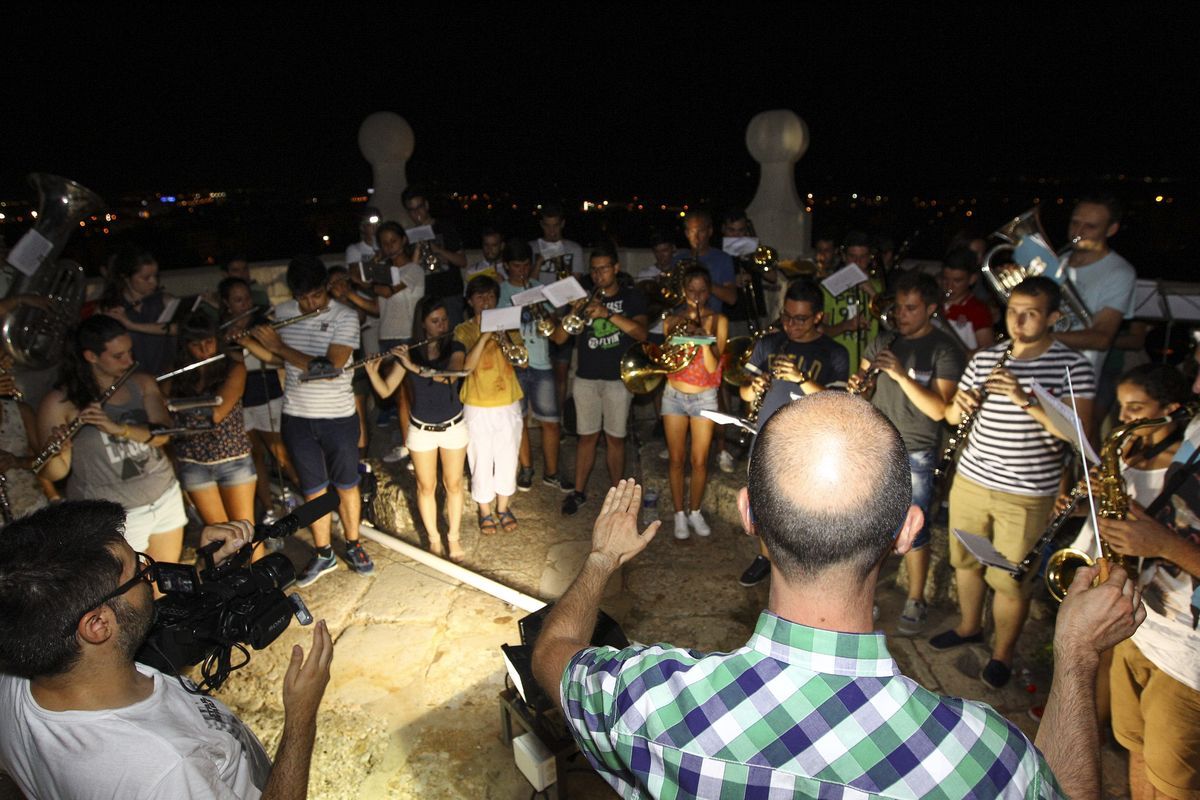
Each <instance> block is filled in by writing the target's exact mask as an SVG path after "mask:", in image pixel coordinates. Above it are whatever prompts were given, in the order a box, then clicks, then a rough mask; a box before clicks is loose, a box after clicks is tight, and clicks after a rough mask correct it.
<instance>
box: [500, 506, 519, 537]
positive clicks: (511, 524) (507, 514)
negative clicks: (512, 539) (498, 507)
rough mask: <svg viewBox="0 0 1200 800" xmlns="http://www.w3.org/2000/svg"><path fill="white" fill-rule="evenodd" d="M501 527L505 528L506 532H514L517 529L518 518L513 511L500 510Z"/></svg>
mask: <svg viewBox="0 0 1200 800" xmlns="http://www.w3.org/2000/svg"><path fill="white" fill-rule="evenodd" d="M500 527H502V528H504V532H505V533H512V532H513V531H515V530H516V529H517V518H516V517H515V516H513V513H512V512H511V511H501V512H500Z"/></svg>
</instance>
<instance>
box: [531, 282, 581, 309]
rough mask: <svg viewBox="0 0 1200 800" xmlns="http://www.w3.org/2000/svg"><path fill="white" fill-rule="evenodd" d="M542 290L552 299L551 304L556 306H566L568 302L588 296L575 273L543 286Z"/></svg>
mask: <svg viewBox="0 0 1200 800" xmlns="http://www.w3.org/2000/svg"><path fill="white" fill-rule="evenodd" d="M542 291H543V292H544V293H545V295H546V299H547V300H549V301H550V305H552V306H555V307H557V306H565V305H566V304H567V303H572V302H574V301H576V300H582V299H583V298H585V297H587V296H588V293H587V292H585V291H584V290H583V287H582V286H581V285H580V284H579V281H578V280H577V279H576V278H575V276H574V275H570V276H568V277H566V278H563V279H562V280H561V281H555V282H554V283H551V284H549V285H548V286H543V287H542Z"/></svg>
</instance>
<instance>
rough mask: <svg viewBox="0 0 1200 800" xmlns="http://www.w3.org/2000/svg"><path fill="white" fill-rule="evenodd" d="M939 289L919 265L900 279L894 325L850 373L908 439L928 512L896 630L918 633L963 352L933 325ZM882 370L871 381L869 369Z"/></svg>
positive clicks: (917, 490)
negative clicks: (937, 486)
mask: <svg viewBox="0 0 1200 800" xmlns="http://www.w3.org/2000/svg"><path fill="white" fill-rule="evenodd" d="M940 304H941V290H940V289H939V288H938V285H937V281H935V280H934V279H933V276H931V275H926V274H925V273H923V272H921V271H919V270H912V271H911V272H903V273H901V274H900V277H899V278H897V279H896V300H895V303H894V304H893V305H892V312H891V313H892V318H893V319H892V321H893V324H894V325H895V330H893V331H884V332H883V333H881V334H880V335H879V336H877V337H876V338H875V340H874V341H872V342H871V343H870V344H868V345H867V348H866V350H865V351H863V357H862V360H861V361H860V362H859V363H858V364H857V365H856V366H857V367H858V372H856V373H855V374H854V375H852V376H851V377H850V381H849V386H850V389H851V391H854V392H856V393H864V392H866V391H869V390H870V389H871V388H874V393H873V394H872V396H871V403H872V405H874V406H875V407H876V408H878V409H879V410H880V411H882V412H883V415H884V416H885V417H887V418H888V419H889V420H890V421H891V423H892V424H893V425H895V426H896V429H897V430H898V431H900V438H901V439H903V440H904V448H905V450H907V451H908V468H909V471H910V472H911V473H912V501H913V504H914V505H916V506H917V507H918V508H920V509H921V513H922V514H924V515H925V522H924V523H923V524H922V525H921V529H920V531H918V533H917V538H916V539H914V540H913V544H912V549H911V550H909V551H908V553H906V554H905V555H904V563H905V566H906V567H907V568H908V599H907V600H906V601H905V603H904V610H903V611H902V612H901V613H900V620H899V622H898V624H897V630H898V632H899V633H901V634H903V635H905V636H913V635H915V634H918V633H920V632H921V630H922V629H923V628H924V627H925V578H926V576H927V575H928V574H929V520H930V518H931V517H932V516H933V514H934V513H935V512H936V510H937V509H933V508H930V505H931V503H932V501H933V486H934V479H933V478H934V476H933V470H934V467H935V466H936V464H937V458H938V455H939V450H938V445H939V443H940V439H941V433H942V432H941V426H942V420H943V419H944V418H945V416H946V404H947V403H949V402H950V398H952V397H953V396H954V390H955V389H956V388H957V386H958V379H959V377H961V376H962V371H963V366H964V365H965V363H966V354H965V353H964V352H963V349H962V346H961V344H960V343H959V342H958V341H957V340H955V339H954V338H953V337H952V336H951V335H950V334H948V333H946V332H945V331H943V330H940V329H938V328H935V327H934V325H933V315H934V313H935V312H936V311H937V310H938V308H939V306H940ZM870 369H878V370H879V371H878V372H877V373H876V378H875V381H874V387H872V386H871V381H870V379H868V378H867V371H868V370H870Z"/></svg>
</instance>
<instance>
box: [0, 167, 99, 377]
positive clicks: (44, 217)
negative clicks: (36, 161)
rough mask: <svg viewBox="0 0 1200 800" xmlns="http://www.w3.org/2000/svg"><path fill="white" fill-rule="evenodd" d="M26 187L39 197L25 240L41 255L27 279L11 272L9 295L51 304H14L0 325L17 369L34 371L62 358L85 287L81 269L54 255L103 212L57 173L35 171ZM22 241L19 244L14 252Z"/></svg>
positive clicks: (86, 191)
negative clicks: (46, 306) (93, 216)
mask: <svg viewBox="0 0 1200 800" xmlns="http://www.w3.org/2000/svg"><path fill="white" fill-rule="evenodd" d="M29 183H30V185H32V186H33V188H34V189H36V190H37V193H38V212H37V224H36V225H34V227H33V228H32V229H30V230H29V231H28V232H27V233H26V234H25V237H27V238H29V237H32V240H33V241H35V242H37V243H39V244H40V245H41V246H42V247H43V248H44V249H45V253H44V255H42V256H41V258H40V259H39V260H38V266H37V268H36V269H35V270H34V272H33V274H32V275H26V274H25V273H24V272H21V271H20V270H16V272H15V275H16V276H15V279H14V280H13V282H12V284H11V285H10V286H9V289H8V297H15V296H17V295H36V296H38V297H45V298H48V299H49V300H51V301H52V303H53V308H51V309H49V310H47V309H42V308H36V307H33V306H28V305H25V304H21V305H18V306H17V307H16V308H15V309H13V311H12V312H11V313H10V314H9V315H8V316H7V317H6V318H5V319H4V321H3V325H2V326H0V339H3V345H4V347H5V348H6V349H7V350H8V352H10V353H12V357H13V360H15V361H16V363H17V364H18V365H19V366H22V367H25V368H27V369H33V370H37V369H42V368H44V367H47V366H50V365H51V364H53V363H54V362H55V361H57V360H58V359H59V358H60V357H61V354H62V349H63V343H64V342H65V341H66V337H67V327H68V326H69V325H71V324H72V323H74V322H75V321H77V320H78V319H79V311H80V309H81V308H82V307H83V298H84V295H85V293H86V289H87V285H86V284H87V278H86V277H85V276H84V274H83V267H81V266H80V265H79V264H76V263H75V262H74V261H69V260H66V259H62V260H60V259H59V258H58V257H59V255H61V254H62V250H63V247H64V246H65V245H66V243H67V239H68V238H69V237H70V235H71V232H72V231H74V230H75V229H76V228H78V227H79V224H80V223H81V222H82V221H83V220H84V219H85V218H86V217H87V216H89V215H91V214H94V213H96V212H97V211H99V210H100V209H102V208H103V207H104V201H103V200H101V199H100V197H99V196H98V195H97V194H96V193H95V192H93V191H91V190H90V189H86V188H84V187H83V186H80V185H79V184H78V183H75V182H74V181H69V180H67V179H66V178H60V177H58V176H57V175H46V174H43V173H34V174H32V175H30V176H29ZM24 241H25V239H24V238H23V239H22V240H21V242H18V243H17V248H20V247H21V244H22V243H23V242H24ZM14 249H16V248H14ZM10 258H11V254H10Z"/></svg>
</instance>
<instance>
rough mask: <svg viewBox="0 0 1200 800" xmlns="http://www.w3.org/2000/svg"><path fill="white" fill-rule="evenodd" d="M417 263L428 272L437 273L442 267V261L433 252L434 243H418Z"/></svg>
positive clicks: (428, 241) (426, 241) (427, 241)
mask: <svg viewBox="0 0 1200 800" xmlns="http://www.w3.org/2000/svg"><path fill="white" fill-rule="evenodd" d="M417 263H419V264H420V265H421V266H422V267H424V269H425V271H426V272H437V271H438V268H439V267H440V266H441V263H442V262H441V261H440V260H439V259H438V257H437V253H435V252H433V242H432V241H430V240H428V239H426V240H425V241H423V242H417Z"/></svg>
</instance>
